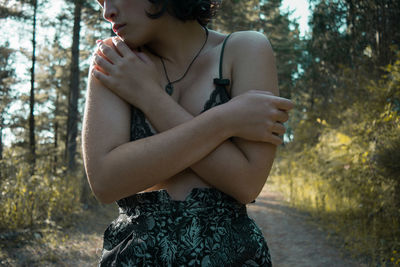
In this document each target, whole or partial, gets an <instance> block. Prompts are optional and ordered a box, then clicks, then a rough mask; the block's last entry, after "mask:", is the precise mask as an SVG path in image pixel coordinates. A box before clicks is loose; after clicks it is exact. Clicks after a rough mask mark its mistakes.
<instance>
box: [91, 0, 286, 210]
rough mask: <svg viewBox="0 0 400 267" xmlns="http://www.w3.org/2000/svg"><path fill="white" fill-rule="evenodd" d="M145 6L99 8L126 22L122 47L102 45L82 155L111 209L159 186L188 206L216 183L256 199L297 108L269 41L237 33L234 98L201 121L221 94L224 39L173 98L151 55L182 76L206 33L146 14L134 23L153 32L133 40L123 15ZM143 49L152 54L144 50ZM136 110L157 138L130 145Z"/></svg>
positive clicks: (231, 64) (216, 37) (232, 58)
mask: <svg viewBox="0 0 400 267" xmlns="http://www.w3.org/2000/svg"><path fill="white" fill-rule="evenodd" d="M146 2H147V1H144V2H143V1H140V0H134V1H125V2H123V1H110V2H107V1H105V2H102V3H101V4H103V5H104V16H105V18H106V19H107V20H109V21H111V22H112V23H116V24H118V23H119V24H120V23H125V24H127V26H125V28H124V29H123V31H121V32H120V36H121V38H118V39H116V40H114V44H112V43H111V40H110V39H108V40H105V41H103V42H100V44H99V51H98V53H97V55H96V56H95V57H94V63H93V67H92V68H91V71H90V75H89V87H88V92H87V94H88V95H87V104H86V110H85V118H84V127H83V128H84V130H83V151H84V152H83V153H84V159H85V167H86V171H87V173H88V178H89V182H90V184H91V187H92V190H93V192H94V193H95V195H96V196H97V197H98V198H99V199H100V200H101V201H102V202H105V203H109V202H113V201H115V200H118V199H121V198H123V197H127V196H129V195H132V194H135V193H137V192H142V191H152V190H157V189H166V190H167V191H168V192H169V194H170V195H171V197H172V198H173V199H177V200H183V199H185V197H186V196H187V194H188V193H189V192H190V191H191V189H192V188H195V187H209V186H213V187H216V188H218V189H219V190H221V191H223V192H225V193H227V194H229V195H231V196H233V197H235V198H236V199H237V200H238V201H240V202H242V203H248V202H250V201H252V200H253V199H254V198H256V197H257V195H258V194H259V192H260V191H261V189H262V186H263V185H264V183H265V181H266V179H267V175H268V173H269V170H270V168H271V166H272V162H273V158H274V154H275V149H276V145H278V144H280V142H281V140H280V139H279V138H278V137H277V134H280V135H281V134H283V132H284V127H283V126H282V125H281V124H280V123H278V122H284V121H286V120H287V118H288V115H287V111H288V110H290V109H291V108H292V107H293V104H292V103H291V102H290V101H288V100H285V99H283V98H279V97H275V96H273V95H272V93H273V94H275V95H277V94H278V89H277V81H276V70H275V66H274V59H273V56H272V50H271V48H270V46H269V43H268V41H267V40H266V39H265V37H263V36H262V35H260V34H258V33H253V32H243V33H235V34H234V35H232V37H231V39H230V40H229V41H228V44H229V46H228V45H227V48H226V51H225V56H224V78H228V79H231V81H232V82H233V83H232V86H231V87H230V88H229V90H230V93H231V95H232V98H233V99H232V100H231V101H229V102H228V103H226V104H223V105H220V106H218V107H215V108H212V109H210V110H209V111H207V112H204V113H202V114H201V115H198V114H199V113H200V112H201V111H202V109H203V106H204V103H205V102H206V101H207V100H208V98H209V95H210V94H211V92H212V90H213V89H214V85H213V84H212V80H213V78H215V77H218V66H219V53H220V51H221V46H222V42H223V40H224V38H225V36H224V35H222V34H219V33H217V32H213V31H211V32H210V36H209V40H208V42H207V44H206V46H205V48H204V51H203V52H202V53H201V54H200V56H199V58H198V59H197V60H196V62H195V64H194V65H193V66H192V68H191V70H190V71H189V73H188V75H187V76H186V77H185V79H184V80H182V81H181V82H179V83H177V84H175V85H174V87H175V91H174V94H173V95H172V97H171V96H169V95H167V94H166V93H165V91H164V90H163V87H164V86H165V84H166V83H167V81H166V78H165V76H164V73H163V69H162V65H161V63H160V59H159V58H158V57H157V56H155V55H154V54H153V53H154V52H156V53H157V54H158V55H160V56H162V57H163V58H164V60H165V61H166V65H167V69H168V74H169V76H170V77H171V80H174V79H176V78H178V77H180V76H181V75H182V73H183V72H184V71H185V69H186V68H187V65H188V63H189V62H190V61H191V60H192V58H193V55H194V54H195V53H196V51H198V49H199V46H201V44H202V43H203V42H204V38H205V34H204V30H203V29H202V27H201V26H200V25H199V24H198V23H197V22H195V21H192V22H186V23H182V22H180V21H178V20H177V19H175V18H173V17H171V16H168V15H164V16H163V17H162V18H160V19H158V20H150V19H148V18H146V17H140V18H139V19H138V20H137V21H135V22H134V23H138V24H140V23H142V24H143V25H144V24H145V25H146V27H147V28H146V29H147V31H144V33H143V34H142V35H141V36H132V34H131V31H128V30H129V29H130V26H131V25H133V24H134V23H133V22H132V21H130V20H129V19H127V15H124V14H128V13H124V12H125V11H126V12H128V11H129V12H138V11H137V10H136V9H135V10H134V11H131V10H129V8H130V7H129V6H126V5H128V4H129V5H137V6H138V5H140V4H142V5H143V3H146ZM144 8H151V6H147V7H144ZM138 9H140V8H138ZM140 10H142V9H140ZM124 16H125V17H124ZM133 17H134V16H133ZM135 18H136V19H137V16H136V17H135ZM182 44H183V45H182ZM137 47H142V48H146V47H147V48H148V49H143V50H142V52H138V51H137V49H136V48H137ZM149 50H151V51H152V52H153V53H151V52H149ZM246 50H247V51H246ZM254 51H256V53H255V52H254ZM245 52H246V53H245ZM251 89H253V90H254V89H255V90H258V91H250V90H251ZM129 104H132V105H134V106H136V107H138V108H140V109H141V110H142V111H143V112H144V113H145V115H146V116H147V118H148V119H149V120H150V122H151V123H152V125H153V126H154V128H155V129H156V130H157V131H158V132H159V134H157V135H155V136H152V137H148V138H144V139H140V140H136V141H134V142H130V141H129V130H130V110H129ZM231 137H233V138H232V139H230V138H231Z"/></svg>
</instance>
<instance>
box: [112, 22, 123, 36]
mask: <svg viewBox="0 0 400 267" xmlns="http://www.w3.org/2000/svg"><path fill="white" fill-rule="evenodd" d="M125 25H126V24H114V25H113V27H112V28H113V31H114V32H115V33H116V34H118V33H119V32H120V31H121V29H122V28H123V27H124V26H125Z"/></svg>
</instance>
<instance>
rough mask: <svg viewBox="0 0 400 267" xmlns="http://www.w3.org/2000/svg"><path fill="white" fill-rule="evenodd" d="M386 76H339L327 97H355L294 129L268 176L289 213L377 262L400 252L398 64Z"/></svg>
mask: <svg viewBox="0 0 400 267" xmlns="http://www.w3.org/2000/svg"><path fill="white" fill-rule="evenodd" d="M385 70H386V74H385V75H383V77H382V79H380V80H378V81H375V80H368V79H366V76H365V73H363V72H360V73H358V74H357V73H354V72H352V71H350V70H348V69H345V68H344V69H343V70H342V77H341V78H340V79H341V82H340V85H341V87H338V88H337V90H336V91H335V92H334V93H333V95H332V97H333V99H343V92H344V91H345V90H347V91H348V88H352V90H354V91H355V92H357V94H352V93H351V92H349V94H347V96H348V97H349V98H350V99H349V100H344V101H343V102H342V104H341V105H340V104H339V102H336V105H335V108H334V109H333V110H331V109H330V108H326V109H325V111H324V112H321V113H319V115H320V116H322V115H324V116H325V117H326V118H327V119H324V118H321V117H320V116H318V115H317V114H315V113H314V112H308V113H307V115H308V116H304V117H303V118H302V119H300V121H298V122H296V124H295V126H294V128H295V129H296V130H295V132H294V136H295V139H294V141H293V142H291V143H290V144H288V145H286V146H285V147H284V148H283V149H282V150H281V151H280V153H279V155H280V156H279V159H278V160H277V162H276V165H275V168H274V173H273V175H272V180H273V182H274V184H275V186H277V187H278V188H279V190H280V191H282V192H284V194H285V195H286V196H287V198H288V200H289V201H290V202H291V203H292V204H293V205H294V206H296V207H298V208H301V209H305V210H307V211H309V212H311V213H313V214H314V215H315V216H317V217H319V218H321V219H322V220H323V222H324V225H326V227H328V228H330V229H332V230H334V232H336V233H339V234H341V236H342V237H343V238H344V239H345V241H346V244H347V245H348V248H349V249H351V250H352V251H353V252H354V253H355V254H358V255H359V254H364V255H368V257H371V258H372V260H373V261H375V262H377V261H382V260H386V261H388V260H389V259H391V258H392V256H391V255H392V251H394V250H397V251H398V250H399V247H400V239H399V236H400V201H399V195H400V194H399V193H400V179H399V178H400V171H399V166H400V165H399V162H400V153H399V151H400V112H399V110H398V105H397V101H398V99H400V87H399V85H400V60H397V61H395V63H394V64H393V65H389V66H388V67H387V68H385ZM327 113H328V116H327V115H325V114H327ZM333 114H335V116H336V119H330V118H331V117H330V116H332V117H333Z"/></svg>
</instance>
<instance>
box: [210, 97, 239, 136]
mask: <svg viewBox="0 0 400 267" xmlns="http://www.w3.org/2000/svg"><path fill="white" fill-rule="evenodd" d="M226 107H227V105H226V104H222V105H219V106H216V107H214V108H212V109H210V110H209V112H213V114H214V121H215V125H216V127H218V128H219V131H218V132H219V133H220V134H221V135H222V137H223V138H224V139H229V138H231V137H232V136H235V127H234V126H233V123H232V121H231V119H230V114H229V112H227V108H226Z"/></svg>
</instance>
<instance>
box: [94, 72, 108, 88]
mask: <svg viewBox="0 0 400 267" xmlns="http://www.w3.org/2000/svg"><path fill="white" fill-rule="evenodd" d="M92 74H93V76H94V77H95V78H96V79H97V80H99V81H100V82H101V83H102V84H103V85H104V86H105V87H108V88H109V87H110V76H108V75H106V74H104V73H103V72H101V71H99V70H98V69H96V68H93V69H92Z"/></svg>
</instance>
